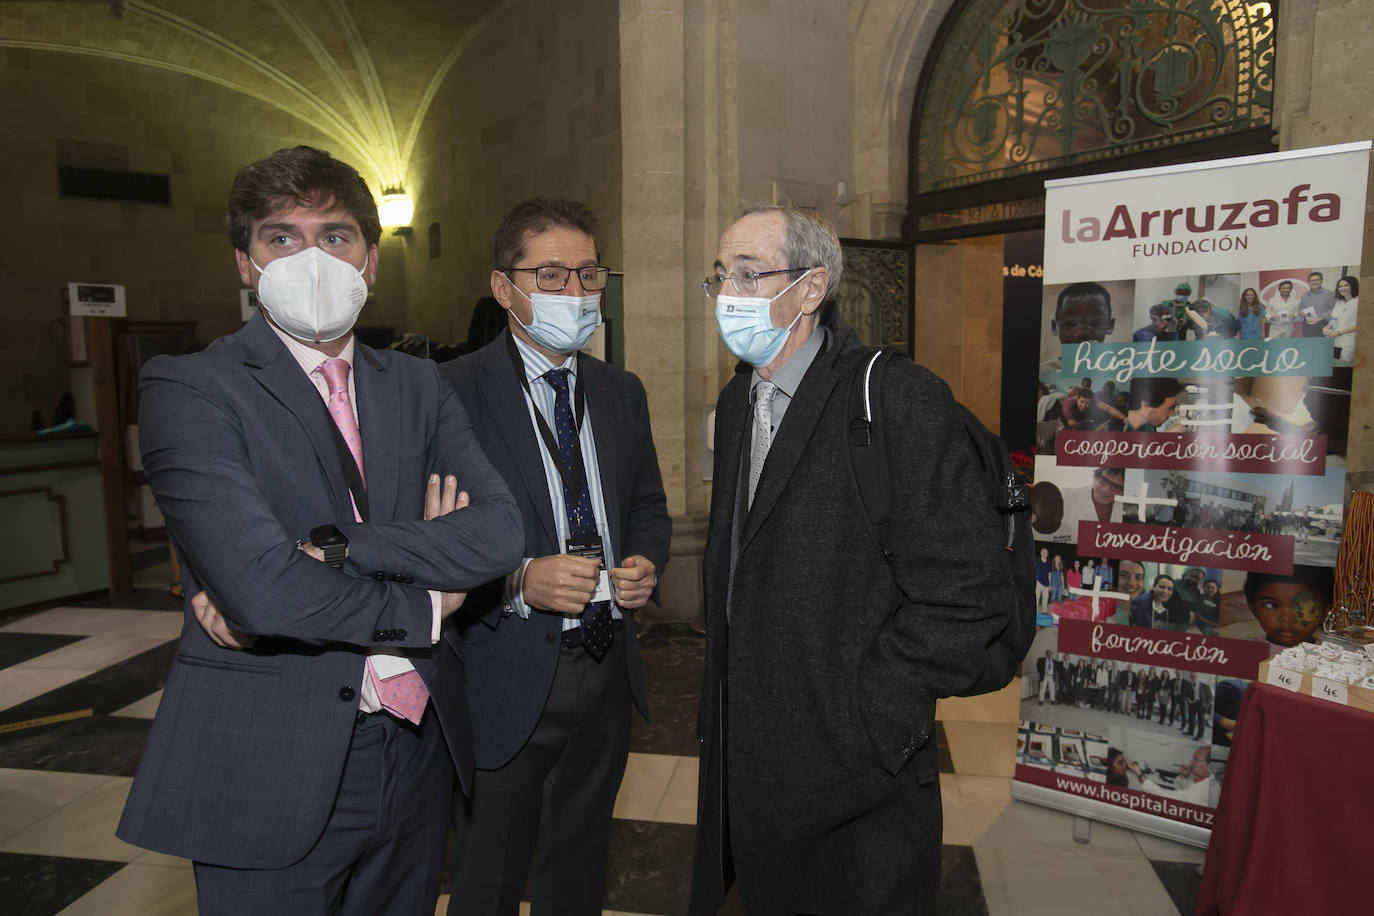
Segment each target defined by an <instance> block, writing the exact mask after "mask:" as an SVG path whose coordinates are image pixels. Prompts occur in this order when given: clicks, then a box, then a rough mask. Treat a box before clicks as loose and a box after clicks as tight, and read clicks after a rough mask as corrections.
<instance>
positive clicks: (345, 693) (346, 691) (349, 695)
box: [339, 684, 357, 703]
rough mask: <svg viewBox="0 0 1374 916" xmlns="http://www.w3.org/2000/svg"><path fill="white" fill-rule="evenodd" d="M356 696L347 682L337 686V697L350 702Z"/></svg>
mask: <svg viewBox="0 0 1374 916" xmlns="http://www.w3.org/2000/svg"><path fill="white" fill-rule="evenodd" d="M356 696H357V694H356V693H355V692H354V691H353V688H352V687H349V686H348V685H347V684H345V685H344V686H342V687H340V688H339V699H341V700H343V701H344V702H345V703H347V702H350V701H351V700H353V699H354V698H355V697H356Z"/></svg>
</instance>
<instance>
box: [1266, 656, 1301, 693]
mask: <svg viewBox="0 0 1374 916" xmlns="http://www.w3.org/2000/svg"><path fill="white" fill-rule="evenodd" d="M1269 683H1270V685H1271V686H1274V687H1282V688H1283V689H1284V690H1291V691H1292V692H1293V693H1297V692H1299V691H1300V690H1302V672H1301V671H1289V670H1288V669H1287V668H1280V667H1279V666H1278V665H1276V664H1274V663H1273V662H1270V663H1269Z"/></svg>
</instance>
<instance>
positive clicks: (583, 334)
mask: <svg viewBox="0 0 1374 916" xmlns="http://www.w3.org/2000/svg"><path fill="white" fill-rule="evenodd" d="M510 288H511V289H513V290H515V291H516V292H517V293H519V294H520V295H522V296H525V298H526V299H528V300H529V303H530V315H531V317H530V323H529V324H525V322H523V321H521V320H520V316H519V315H516V314H515V309H511V311H510V313H511V315H512V316H514V317H515V321H516V323H517V324H519V325H520V327H522V328H524V329H525V333H526V334H528V335H530V338H531V339H532V340H533V341H534V342H535V343H537V344H539V345H541V346H544V347H547V348H548V349H550V350H552V351H553V352H555V353H572V352H573V351H574V350H581V349H582V348H583V347H585V346H586V345H587V341H589V340H591V339H592V333H593V332H594V331H595V330H596V329H597V328H598V327H600V326H601V293H599V292H598V293H592V294H591V295H589V296H555V295H552V294H550V293H535V294H534V295H532V296H530V295H525V291H524V290H522V289H521V288H520V287H518V286H516V285H515V284H514V283H511V284H510Z"/></svg>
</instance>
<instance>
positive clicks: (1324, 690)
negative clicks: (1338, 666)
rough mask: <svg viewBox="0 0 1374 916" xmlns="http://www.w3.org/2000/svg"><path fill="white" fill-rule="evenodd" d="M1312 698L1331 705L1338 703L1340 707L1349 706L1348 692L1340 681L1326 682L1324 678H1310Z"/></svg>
mask: <svg viewBox="0 0 1374 916" xmlns="http://www.w3.org/2000/svg"><path fill="white" fill-rule="evenodd" d="M1312 696H1314V697H1317V698H1319V699H1322V700H1328V701H1330V702H1332V703H1339V704H1341V705H1342V706H1349V705H1350V690H1349V688H1348V687H1347V686H1346V685H1345V684H1342V683H1341V682H1340V681H1332V680H1328V679H1326V678H1324V677H1314V678H1312Z"/></svg>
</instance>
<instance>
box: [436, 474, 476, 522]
mask: <svg viewBox="0 0 1374 916" xmlns="http://www.w3.org/2000/svg"><path fill="white" fill-rule="evenodd" d="M469 502H471V498H470V497H469V496H468V491H467V490H459V489H458V478H457V477H454V476H453V475H452V474H449V475H448V476H447V477H445V478H444V482H443V489H442V491H441V490H440V488H439V475H438V474H430V475H429V483H428V484H426V486H425V521H427V522H428V521H433V520H434V519H436V518H439V517H440V516H444V515H448V514H449V513H450V512H454V511H456V510H458V509H464V508H466V507H467V505H468V503H469Z"/></svg>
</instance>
